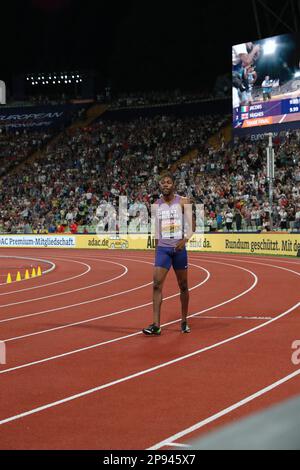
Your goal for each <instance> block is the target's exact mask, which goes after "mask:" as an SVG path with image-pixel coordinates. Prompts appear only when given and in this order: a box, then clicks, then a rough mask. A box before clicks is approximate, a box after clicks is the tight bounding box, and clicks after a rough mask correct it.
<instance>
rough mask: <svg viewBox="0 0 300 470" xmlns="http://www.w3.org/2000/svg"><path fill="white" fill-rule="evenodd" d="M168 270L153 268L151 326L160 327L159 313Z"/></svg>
mask: <svg viewBox="0 0 300 470" xmlns="http://www.w3.org/2000/svg"><path fill="white" fill-rule="evenodd" d="M168 272H169V270H168V269H166V268H158V267H156V268H154V278H153V324H154V325H155V326H158V327H160V311H161V305H162V301H163V296H162V291H163V286H164V282H165V280H166V277H167V274H168Z"/></svg>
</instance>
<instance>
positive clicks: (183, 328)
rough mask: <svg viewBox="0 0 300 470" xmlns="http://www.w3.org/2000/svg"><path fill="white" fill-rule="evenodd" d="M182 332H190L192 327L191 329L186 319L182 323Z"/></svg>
mask: <svg viewBox="0 0 300 470" xmlns="http://www.w3.org/2000/svg"><path fill="white" fill-rule="evenodd" d="M181 332H182V333H190V332H191V329H190V327H189V325H188V324H187V322H186V321H183V322H182V323H181Z"/></svg>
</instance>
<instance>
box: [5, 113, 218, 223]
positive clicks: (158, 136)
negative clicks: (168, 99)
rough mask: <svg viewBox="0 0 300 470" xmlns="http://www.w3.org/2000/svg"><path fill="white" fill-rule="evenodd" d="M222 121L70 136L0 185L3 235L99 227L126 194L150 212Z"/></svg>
mask: <svg viewBox="0 0 300 470" xmlns="http://www.w3.org/2000/svg"><path fill="white" fill-rule="evenodd" d="M223 122H224V118H220V119H219V120H216V118H215V117H205V118H203V117H202V118H185V119H180V118H175V117H167V116H158V117H156V118H140V119H137V120H136V121H132V122H129V123H121V122H105V121H104V122H100V123H98V124H94V125H93V126H91V127H90V128H88V129H84V130H75V131H69V132H65V133H64V134H63V135H62V136H61V138H60V140H59V141H58V142H55V143H54V144H50V145H48V147H47V149H46V151H45V154H44V156H43V158H42V159H40V160H38V161H34V162H32V163H28V164H27V165H26V166H25V167H23V168H22V169H20V171H19V172H18V173H17V174H13V175H12V174H10V175H7V176H5V177H3V178H2V180H0V185H1V189H2V191H1V193H0V220H2V226H3V228H2V230H5V231H10V232H15V231H21V232H22V231H25V232H30V231H31V230H38V231H47V230H49V231H50V232H55V231H57V230H59V231H64V227H63V226H64V225H67V226H69V225H70V223H72V222H76V223H77V224H79V225H80V226H81V227H82V226H91V225H93V226H95V224H97V223H98V222H99V219H98V218H97V214H96V212H97V207H98V206H99V204H100V203H101V201H109V202H111V203H112V204H113V205H117V199H118V196H119V195H127V196H128V202H129V204H132V203H135V202H144V203H146V204H148V206H149V205H150V202H151V201H150V195H152V196H153V197H155V195H157V194H158V193H157V191H158V190H157V178H158V177H159V174H160V173H161V171H162V170H163V169H165V168H167V167H168V166H170V165H172V164H173V163H175V162H176V161H177V160H178V159H179V158H180V157H181V156H183V155H185V154H186V153H187V152H189V150H191V149H193V148H199V147H200V146H202V147H204V146H205V143H206V142H207V139H208V137H209V136H211V135H213V134H214V133H216V132H217V131H218V130H219V128H220V127H221V126H222V124H223ZM3 188H5V191H3ZM0 224H1V222H0ZM0 229H1V227H0Z"/></svg>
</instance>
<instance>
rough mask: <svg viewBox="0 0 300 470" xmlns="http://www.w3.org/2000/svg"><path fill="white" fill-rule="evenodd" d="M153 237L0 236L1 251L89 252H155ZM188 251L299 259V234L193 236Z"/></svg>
mask: <svg viewBox="0 0 300 470" xmlns="http://www.w3.org/2000/svg"><path fill="white" fill-rule="evenodd" d="M154 247H155V240H154V238H153V237H152V236H151V235H149V236H148V235H120V237H113V236H105V235H1V236H0V248H62V249H90V250H116V249H121V250H153V249H154ZM188 250H189V251H191V252H196V251H198V252H203V253H214V252H215V253H237V254H255V255H275V256H277V255H279V256H297V253H298V252H299V250H300V234H287V233H286V234H283V233H278V234H276V233H272V234H267V233H265V234H230V233H222V234H213V235H211V234H208V235H199V234H197V235H194V236H193V238H192V239H191V240H190V241H189V242H188Z"/></svg>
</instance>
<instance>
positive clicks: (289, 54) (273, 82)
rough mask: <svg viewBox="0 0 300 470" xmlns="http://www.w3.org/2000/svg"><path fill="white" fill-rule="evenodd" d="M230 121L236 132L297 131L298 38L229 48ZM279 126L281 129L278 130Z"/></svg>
mask: <svg viewBox="0 0 300 470" xmlns="http://www.w3.org/2000/svg"><path fill="white" fill-rule="evenodd" d="M232 118H233V128H234V130H235V131H236V133H237V134H238V132H239V130H247V129H251V131H253V130H254V131H255V128H257V130H258V129H259V128H260V127H262V128H263V127H265V126H268V129H270V126H273V125H274V126H276V128H277V129H278V127H281V128H282V129H283V128H284V124H285V127H287V126H289V123H293V124H292V125H291V127H293V128H294V127H295V126H297V122H299V127H300V35H299V34H284V35H281V36H275V37H272V38H267V39H261V40H258V41H255V42H246V43H242V44H238V45H236V46H233V47H232ZM281 125H282V126H281Z"/></svg>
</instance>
